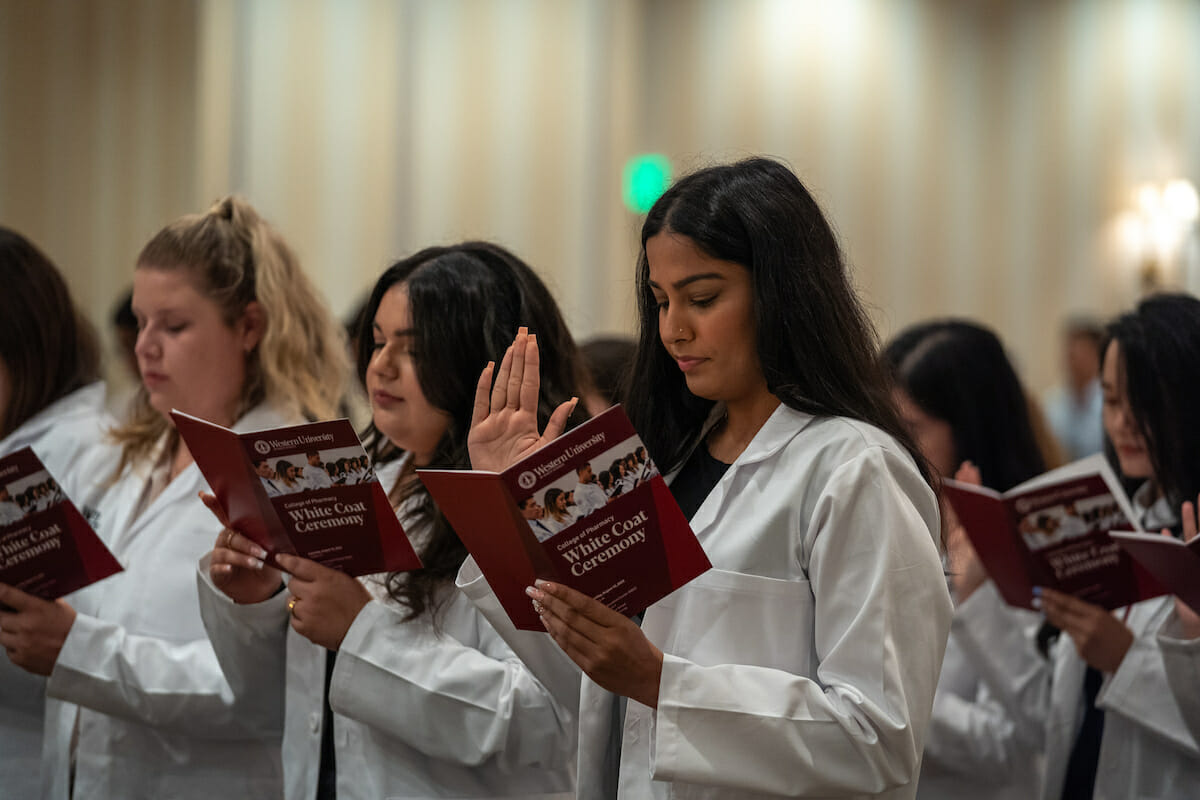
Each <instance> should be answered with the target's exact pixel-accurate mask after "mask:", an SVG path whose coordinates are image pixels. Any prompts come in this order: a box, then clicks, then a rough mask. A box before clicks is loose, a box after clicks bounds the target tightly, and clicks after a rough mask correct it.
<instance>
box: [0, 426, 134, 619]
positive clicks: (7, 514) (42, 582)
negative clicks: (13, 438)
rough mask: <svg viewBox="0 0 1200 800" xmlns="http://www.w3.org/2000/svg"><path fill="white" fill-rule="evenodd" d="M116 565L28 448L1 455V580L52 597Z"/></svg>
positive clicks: (89, 581) (117, 567) (95, 578)
mask: <svg viewBox="0 0 1200 800" xmlns="http://www.w3.org/2000/svg"><path fill="white" fill-rule="evenodd" d="M120 571H121V565H120V564H118V563H117V560H116V559H115V558H113V554H112V553H110V552H109V551H108V548H107V547H105V546H104V543H103V542H101V541H100V537H99V536H97V535H96V532H95V531H94V530H92V526H91V525H88V523H87V520H85V519H84V518H83V515H82V514H80V513H79V510H78V509H77V508H75V504H74V503H72V502H71V500H70V498H68V497H67V496H66V495H65V494H63V492H62V489H60V488H59V486H58V483H57V482H56V481H55V480H54V478H53V477H51V475H50V473H49V472H48V471H47V470H46V467H45V466H43V465H42V462H41V461H39V460H38V457H37V456H36V455H34V452H33V450H31V449H30V448H28V447H25V448H22V449H21V450H18V451H17V452H15V453H13V454H11V455H8V456H5V457H4V458H0V583H7V584H8V585H10V586H15V587H17V588H18V589H20V590H21V591H23V592H27V593H29V594H32V595H36V596H38V597H41V598H43V599H45V600H55V599H57V598H59V597H62V596H63V595H66V594H70V593H71V592H73V591H75V590H76V589H82V588H83V587H84V586H89V585H91V584H93V583H95V582H96V581H98V580H100V579H101V578H107V577H108V576H109V575H114V574H116V573H118V572H120Z"/></svg>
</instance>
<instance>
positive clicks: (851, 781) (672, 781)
mask: <svg viewBox="0 0 1200 800" xmlns="http://www.w3.org/2000/svg"><path fill="white" fill-rule="evenodd" d="M718 416H719V410H717V411H715V412H714V419H715V418H717V417H718ZM692 528H693V530H694V531H695V532H696V534H697V536H698V537H699V539H700V542H701V543H702V544H703V546H704V548H705V551H706V552H707V553H708V556H709V559H710V560H711V561H712V563H713V565H714V569H712V570H710V571H709V572H707V573H705V574H703V575H701V576H700V577H699V578H697V579H695V580H694V581H692V582H691V583H689V584H688V585H686V586H684V587H682V588H680V589H678V590H677V591H675V592H674V593H672V594H671V595H668V596H667V597H666V598H664V599H663V600H661V601H659V602H658V603H656V604H654V605H653V606H651V607H650V608H649V609H647V611H646V614H645V619H644V622H643V625H642V628H643V630H644V631H645V632H646V635H647V636H648V638H649V639H650V640H651V641H652V642H653V643H655V644H656V645H657V646H658V647H660V648H661V649H662V650H663V651H664V654H665V655H664V664H663V673H662V682H661V684H660V691H659V707H658V710H657V711H655V710H652V709H649V708H647V707H646V706H643V705H641V704H639V703H637V702H635V701H633V700H630V701H628V704H627V706H626V716H625V727H624V731H623V744H622V751H621V775H620V787H619V796H620V797H621V798H623V799H624V800H644V798H667V797H671V798H705V800H757V799H758V798H764V799H765V798H768V797H843V798H846V797H851V798H853V797H865V796H875V797H881V798H887V800H896V799H897V798H912V797H914V795H915V791H916V777H917V769H918V766H919V763H920V759H921V751H922V746H923V740H924V733H925V727H926V723H927V721H928V718H929V713H930V706H931V705H932V702H933V693H934V686H935V685H936V682H937V674H938V670H939V668H940V666H941V661H942V654H943V650H944V648H945V643H946V636H947V632H948V628H949V625H950V616H951V604H950V597H949V592H948V590H947V588H946V583H945V578H944V575H943V573H942V569H941V561H940V559H939V556H938V548H937V544H936V540H937V538H938V536H939V530H940V525H939V512H938V507H937V501H936V500H935V498H934V495H933V492H932V491H931V490H930V488H929V486H928V485H927V484H926V483H925V481H924V480H923V479H922V478H921V476H920V473H919V472H918V471H917V469H916V467H915V465H914V464H913V461H912V459H911V458H910V457H909V456H908V454H907V453H906V452H905V451H904V450H903V448H901V447H900V446H899V445H898V444H897V443H896V442H895V441H893V440H892V439H891V438H890V437H888V436H886V435H885V434H883V433H882V432H880V431H878V430H877V429H875V428H873V427H871V426H869V425H865V424H862V423H858V422H853V421H850V420H846V419H840V418H820V419H814V418H813V417H811V416H809V415H807V414H804V413H801V412H798V411H795V410H792V409H789V408H787V407H786V406H780V407H779V408H778V409H777V410H776V411H775V413H774V414H773V415H772V416H771V418H770V419H769V420H768V421H767V423H766V424H765V425H764V426H763V428H762V429H761V430H760V431H759V433H758V435H757V436H755V438H754V440H753V441H752V442H751V443H750V445H749V446H748V447H747V448H746V451H745V452H744V453H742V455H741V456H739V457H738V459H737V460H736V462H735V463H734V464H733V465H731V466H730V468H729V470H728V471H727V472H726V474H725V476H724V477H723V478H722V479H721V481H720V482H719V483H718V484H717V486H716V487H715V488H714V489H713V490H712V492H711V493H710V494H709V496H708V497H707V498H706V499H705V501H704V503H703V504H702V505H701V506H700V508H699V509H698V510H697V512H696V515H695V517H694V518H693V519H692ZM458 585H459V587H460V588H462V589H463V591H464V592H465V593H467V594H468V595H469V596H470V597H471V598H472V600H473V601H474V602H475V603H476V605H477V607H478V608H479V609H480V610H481V611H483V613H485V614H486V615H487V616H488V618H489V619H491V620H493V624H494V625H495V626H496V628H497V630H499V631H501V632H502V633H503V634H504V635H505V636H506V637H508V640H509V642H510V644H511V645H512V646H513V649H514V650H516V651H517V652H518V653H519V654H520V655H521V657H522V658H523V659H524V660H525V662H526V664H528V665H529V666H530V669H531V670H532V671H533V672H534V673H535V674H537V675H538V676H539V678H540V679H541V680H542V681H543V683H544V684H545V685H547V686H550V687H552V690H553V691H555V692H556V694H557V695H558V696H559V697H561V698H564V699H566V698H569V697H570V696H571V695H572V694H573V693H574V692H575V691H577V689H578V691H579V693H580V701H579V704H580V716H579V738H580V743H579V773H578V785H579V789H578V792H579V794H578V796H579V798H581V800H591V799H592V798H600V797H603V794H602V793H601V792H602V787H603V786H604V785H605V775H604V767H605V755H606V750H607V745H608V743H609V738H610V725H611V722H612V714H613V704H614V702H615V699H616V698H615V697H614V695H612V694H610V693H608V692H605V691H604V690H603V689H601V688H600V687H598V686H597V685H596V684H594V683H592V682H591V681H590V680H589V679H588V678H587V677H586V676H585V677H583V678H582V685H581V686H578V687H577V685H576V683H575V681H576V678H575V675H576V674H577V673H575V672H573V671H571V670H570V668H569V667H568V666H566V665H564V659H566V656H565V655H564V654H563V653H562V651H561V650H559V649H558V647H557V646H556V645H555V644H554V642H553V640H552V639H550V637H549V636H545V635H543V634H539V633H529V632H524V631H517V630H516V629H514V628H513V626H512V624H511V622H509V621H508V620H507V617H505V616H504V614H503V611H502V610H501V608H500V606H499V603H498V601H497V600H496V597H495V595H494V594H492V592H491V591H490V589H489V587H488V586H487V584H486V582H485V581H484V580H483V578H482V577H481V575H480V573H479V569H478V567H477V566H476V565H475V563H474V561H473V560H472V559H468V560H467V562H466V563H465V564H464V565H463V568H462V569H461V570H460V571H459V575H458ZM818 609H820V612H819V613H818ZM789 632H790V633H791V634H792V635H787V634H788V633H789ZM539 637H540V638H539ZM735 660H736V663H731V662H734V661H735Z"/></svg>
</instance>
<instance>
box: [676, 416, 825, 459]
mask: <svg viewBox="0 0 1200 800" xmlns="http://www.w3.org/2000/svg"><path fill="white" fill-rule="evenodd" d="M724 416H725V404H724V403H717V404H716V405H715V406H713V409H712V411H711V412H710V413H709V415H708V419H706V420H705V421H704V425H703V427H702V428H701V429H700V436H699V437H698V438H697V439H696V441H695V443H694V444H693V445H692V449H693V451H694V450H695V448H696V447H698V446H699V445H700V442H703V441H704V438H705V437H706V436H708V432H709V431H711V430H712V429H713V427H715V426H716V424H717V423H718V422H720V421H721V419H722V418H723V417H724ZM812 420H813V415H812V414H808V413H806V412H804V411H797V410H796V409H794V408H791V407H789V406H787V405H786V404H784V403H782V402H781V403H780V404H779V406H778V407H777V408H776V409H775V410H774V411H772V412H771V416H769V417H767V421H766V422H764V423H763V426H762V427H761V428H759V429H758V433H756V434H754V438H753V439H751V440H750V444H748V445H746V449H745V450H743V451H742V454H741V455H739V456H738V457H737V458H736V459H735V460H734V462H733V464H732V466H734V467H739V466H745V465H747V464H757V463H758V462H760V461H765V460H766V459H768V458H770V457H771V456H773V455H775V454H776V453H778V452H779V451H780V450H781V449H782V448H783V447H784V445H786V444H787V443H788V442H790V441H791V440H792V438H793V437H795V436H796V434H798V433H800V431H802V430H803V429H804V428H806V427H808V424H809V423H810V422H812ZM685 461H686V459H685Z"/></svg>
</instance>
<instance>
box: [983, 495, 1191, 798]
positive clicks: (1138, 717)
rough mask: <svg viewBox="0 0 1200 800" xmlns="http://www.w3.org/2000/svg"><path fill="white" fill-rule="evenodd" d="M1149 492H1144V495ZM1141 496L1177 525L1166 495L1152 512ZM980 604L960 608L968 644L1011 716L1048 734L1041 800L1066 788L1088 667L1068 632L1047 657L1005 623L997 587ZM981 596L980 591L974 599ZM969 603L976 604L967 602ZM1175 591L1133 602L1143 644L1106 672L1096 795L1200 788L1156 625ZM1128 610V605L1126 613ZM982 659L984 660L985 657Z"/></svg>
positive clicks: (1157, 522)
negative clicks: (1038, 656)
mask: <svg viewBox="0 0 1200 800" xmlns="http://www.w3.org/2000/svg"><path fill="white" fill-rule="evenodd" d="M1141 494H1142V493H1141V492H1139V495H1141ZM1138 500H1139V498H1138V496H1135V497H1134V506H1135V510H1136V511H1137V512H1138V514H1139V517H1140V518H1141V519H1142V523H1143V527H1146V528H1147V529H1157V528H1158V527H1162V526H1164V525H1169V524H1170V522H1171V519H1170V517H1171V513H1170V510H1169V509H1167V508H1166V507H1165V506H1166V503H1165V501H1163V502H1162V503H1159V504H1156V505H1155V506H1154V507H1153V508H1150V509H1147V508H1146V507H1145V505H1143V504H1142V503H1139V502H1138ZM976 595H979V602H978V603H969V604H964V605H963V607H961V608H960V616H961V617H962V623H963V625H962V630H963V639H964V640H965V641H967V644H966V646H965V647H964V650H966V651H968V652H970V653H972V654H973V655H972V658H973V659H976V666H977V667H984V665H985V664H986V663H988V662H989V661H990V662H991V663H992V667H990V668H987V667H984V668H982V669H981V675H983V676H984V679H985V680H988V681H989V682H990V683H991V686H992V688H993V689H994V690H995V692H996V696H997V697H999V698H1001V700H1002V702H1005V703H1006V704H1007V706H1008V711H1009V715H1010V717H1011V718H1012V719H1013V720H1014V722H1015V723H1016V724H1018V725H1025V726H1027V728H1026V730H1028V731H1029V732H1030V734H1031V735H1034V736H1040V737H1043V739H1042V741H1043V742H1044V745H1043V747H1044V752H1045V776H1044V779H1043V781H1042V786H1041V791H1040V793H1039V795H1038V796H1039V797H1041V798H1043V800H1057V799H1058V798H1059V797H1061V795H1062V787H1063V783H1064V781H1065V780H1066V770H1067V764H1068V763H1069V760H1070V755H1071V749H1072V748H1073V747H1074V744H1075V739H1076V737H1077V735H1078V731H1079V727H1080V725H1081V724H1082V721H1083V714H1084V711H1085V709H1084V707H1083V705H1084V704H1083V682H1084V676H1085V674H1086V671H1087V664H1086V662H1084V661H1083V659H1082V658H1080V657H1079V654H1078V652H1077V651H1076V649H1075V645H1074V643H1073V642H1072V640H1071V638H1070V637H1069V636H1068V635H1066V634H1065V633H1064V634H1062V635H1061V636H1059V637H1058V640H1057V641H1056V642H1055V643H1054V644H1053V645H1052V648H1051V651H1050V659H1049V660H1046V659H1042V660H1041V661H1040V662H1039V661H1038V660H1037V659H1036V658H1034V657H1033V655H1031V653H1033V654H1036V649H1035V644H1034V642H1033V641H1032V640H1031V639H1030V638H1029V637H1028V636H1026V635H1023V634H1022V632H1021V631H1020V630H1018V629H1014V628H1013V627H1012V626H1010V625H996V624H995V620H996V619H998V618H999V617H997V615H996V614H995V613H993V610H992V609H989V608H988V605H989V604H991V605H994V604H997V603H1001V602H1003V601H1002V600H1001V599H1000V596H999V594H997V593H996V592H995V591H990V592H984V591H983V590H982V589H981V590H980V591H978V592H976ZM974 600H976V597H975V596H974V595H973V596H972V597H971V601H974ZM968 605H970V608H968V607H967V606H968ZM1173 607H1174V599H1173V598H1172V597H1169V596H1167V597H1159V598H1154V599H1152V600H1145V601H1143V602H1141V603H1136V604H1134V605H1133V606H1131V607H1130V608H1129V615H1128V618H1127V619H1126V620H1125V624H1126V625H1128V626H1129V628H1130V630H1132V631H1133V634H1134V643H1133V645H1132V647H1130V649H1129V652H1128V653H1126V654H1125V658H1124V659H1123V660H1122V661H1121V665H1120V666H1119V667H1118V668H1117V670H1116V672H1114V673H1112V674H1109V675H1105V678H1104V683H1103V685H1102V686H1101V689H1100V693H1099V694H1098V695H1097V697H1096V704H1097V706H1099V707H1100V708H1102V709H1103V710H1104V712H1105V715H1104V733H1103V738H1102V739H1101V743H1100V759H1099V766H1098V768H1097V773H1096V783H1095V790H1094V792H1093V797H1094V798H1095V800H1128V798H1138V800H1190V799H1192V798H1195V796H1196V790H1197V789H1196V787H1198V786H1200V743H1198V740H1197V738H1196V736H1195V734H1194V733H1193V732H1192V731H1189V730H1188V727H1187V725H1186V723H1185V722H1184V719H1183V714H1182V712H1181V710H1180V706H1179V704H1178V702H1177V700H1176V697H1175V694H1174V693H1173V691H1172V687H1171V684H1170V681H1169V679H1168V676H1167V672H1166V668H1165V665H1164V660H1163V650H1162V649H1161V647H1160V646H1159V642H1158V641H1157V639H1156V634H1157V632H1158V631H1159V630H1160V629H1161V628H1162V626H1163V624H1164V623H1165V622H1166V621H1167V619H1168V617H1169V616H1170V615H1171V613H1172V611H1173ZM1117 613H1118V614H1119V615H1121V616H1124V612H1117ZM980 659H982V660H980Z"/></svg>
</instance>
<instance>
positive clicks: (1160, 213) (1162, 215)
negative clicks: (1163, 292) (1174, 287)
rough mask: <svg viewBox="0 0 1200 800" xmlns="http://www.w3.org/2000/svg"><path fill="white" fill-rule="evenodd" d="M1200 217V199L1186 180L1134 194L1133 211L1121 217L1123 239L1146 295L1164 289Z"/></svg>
mask: <svg viewBox="0 0 1200 800" xmlns="http://www.w3.org/2000/svg"><path fill="white" fill-rule="evenodd" d="M1198 217H1200V196H1197V193H1196V187H1195V186H1193V185H1192V183H1191V182H1190V181H1187V180H1184V179H1182V178H1176V179H1174V180H1170V181H1167V182H1165V183H1161V184H1156V183H1144V184H1142V185H1141V186H1139V187H1138V188H1137V191H1136V192H1134V204H1133V208H1131V209H1129V210H1127V211H1126V212H1125V213H1124V214H1122V215H1121V220H1120V228H1121V239H1122V240H1123V242H1124V245H1125V248H1126V250H1127V251H1128V252H1129V253H1130V254H1131V255H1132V256H1133V257H1134V259H1135V260H1136V262H1137V265H1138V267H1137V268H1138V277H1139V279H1140V281H1141V285H1142V292H1143V293H1149V292H1152V291H1156V290H1158V289H1160V288H1162V287H1163V285H1164V283H1166V279H1167V275H1168V273H1169V272H1170V271H1171V270H1172V267H1173V266H1174V265H1175V262H1176V261H1178V260H1179V257H1180V254H1181V253H1182V252H1183V251H1184V246H1185V245H1186V244H1187V242H1188V239H1189V238H1190V237H1191V235H1192V232H1193V230H1194V229H1195V227H1196V220H1197V218H1198Z"/></svg>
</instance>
